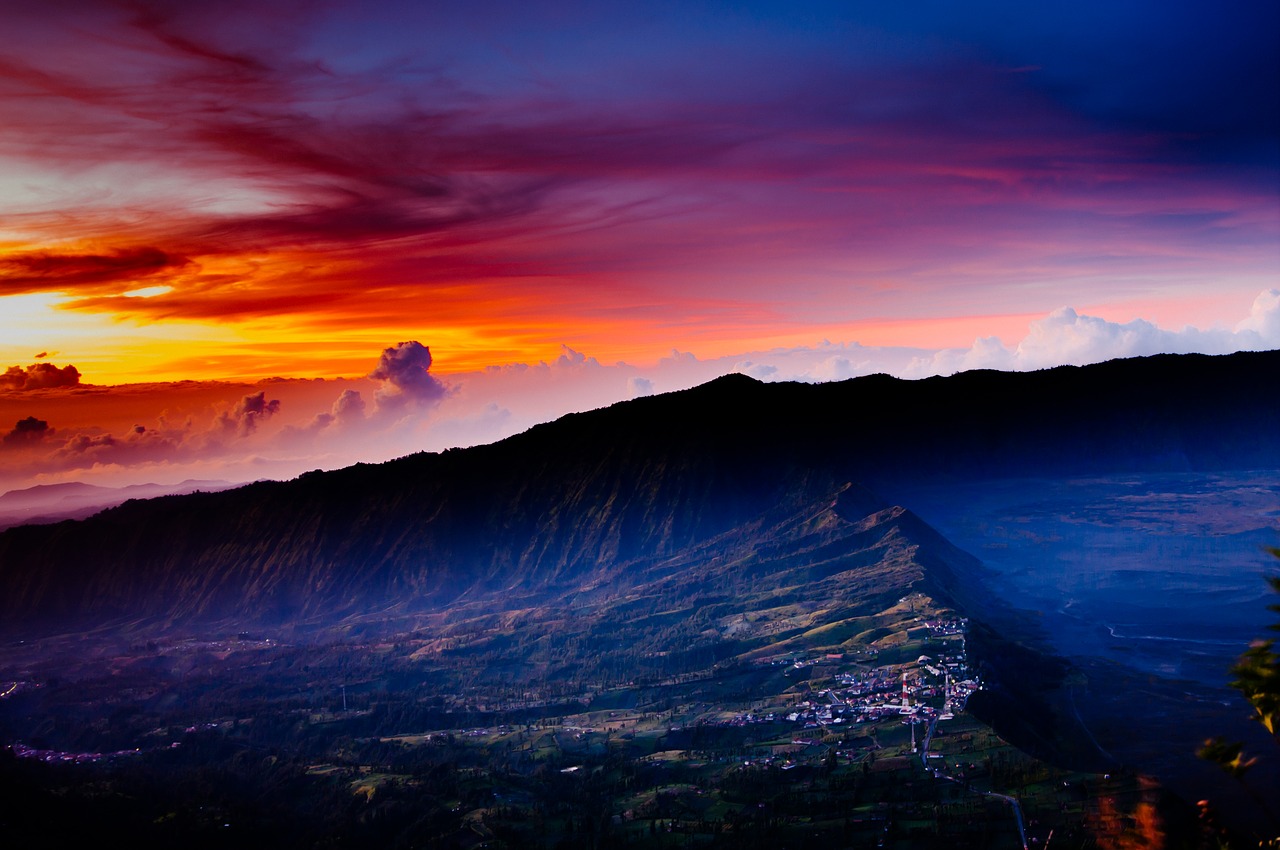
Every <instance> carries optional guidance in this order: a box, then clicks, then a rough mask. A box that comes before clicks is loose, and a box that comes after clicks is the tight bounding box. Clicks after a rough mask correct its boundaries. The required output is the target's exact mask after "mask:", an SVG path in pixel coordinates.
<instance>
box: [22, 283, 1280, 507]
mask: <svg viewBox="0 0 1280 850" xmlns="http://www.w3.org/2000/svg"><path fill="white" fill-rule="evenodd" d="M1275 348H1280V290H1276V289H1270V290H1266V291H1264V292H1262V293H1261V294H1259V295H1258V296H1257V297H1256V298H1255V299H1254V301H1253V304H1252V306H1251V308H1250V310H1249V313H1248V315H1247V316H1245V317H1244V318H1243V319H1241V320H1240V321H1239V322H1238V323H1237V324H1236V325H1235V326H1234V327H1233V328H1230V329H1227V328H1213V329H1200V328H1196V327H1190V326H1188V327H1185V328H1183V329H1181V330H1167V329H1162V328H1160V327H1157V326H1156V325H1155V324H1153V323H1151V322H1148V321H1145V320H1135V321H1132V322H1128V323H1123V324H1121V323H1115V322H1108V321H1105V320H1103V319H1099V318H1097V317H1093V316H1087V315H1081V314H1079V313H1077V312H1076V311H1075V310H1073V309H1071V308H1069V307H1064V308H1061V309H1058V310H1055V311H1053V312H1052V313H1050V314H1049V315H1047V316H1044V317H1042V318H1041V319H1038V320H1036V321H1034V322H1032V323H1031V325H1030V327H1029V328H1028V331H1027V333H1026V335H1025V336H1024V338H1023V339H1022V341H1021V342H1019V343H1018V344H1017V345H1016V346H1006V345H1004V344H1003V343H1001V342H1000V341H999V340H997V339H995V338H993V337H987V338H979V339H977V340H975V341H974V343H973V344H972V345H971V346H970V347H968V348H965V349H946V350H940V351H933V352H930V351H926V350H921V349H915V348H884V347H874V346H863V345H859V344H857V343H849V344H844V343H839V344H833V343H830V342H824V343H822V344H820V345H814V346H799V347H791V348H775V349H771V350H766V351H757V352H750V353H743V354H739V355H734V356H726V357H718V358H709V359H700V358H698V357H696V356H694V355H693V354H690V353H682V352H678V351H673V352H671V354H670V355H669V356H668V357H665V358H663V359H661V360H660V361H659V362H657V363H656V364H654V365H652V366H649V367H644V368H642V367H638V366H635V365H633V364H628V363H626V362H621V361H620V362H616V363H612V364H605V363H602V362H600V361H599V360H598V359H596V358H594V357H591V356H588V355H586V354H584V353H582V352H578V351H574V350H573V349H570V348H568V347H564V348H563V350H562V353H561V354H560V356H559V357H557V358H555V359H553V360H551V361H549V362H548V361H540V362H538V363H534V364H528V363H513V364H507V365H503V366H494V367H489V368H487V369H484V370H481V371H476V372H469V373H461V374H452V375H449V376H447V377H443V378H441V377H437V376H435V375H433V374H431V372H430V369H431V366H432V363H433V358H432V355H431V351H430V349H429V348H428V346H426V345H423V344H422V343H421V342H418V341H405V342H400V343H398V344H396V345H394V346H390V347H388V348H385V349H384V350H383V351H382V353H381V354H380V355H379V356H378V357H377V358H376V361H374V364H373V368H372V370H371V371H370V372H369V373H368V374H367V375H365V376H364V377H361V378H358V379H333V380H286V379H272V380H268V381H263V382H259V383H258V384H257V385H241V384H230V383H211V384H200V383H198V382H182V383H179V384H157V385H136V386H133V385H125V386H96V385H92V384H83V383H80V381H79V380H78V377H79V375H78V372H75V371H74V367H72V366H66V367H63V369H64V370H72V372H73V373H74V374H76V376H77V381H76V382H74V383H68V384H65V385H63V386H57V385H45V386H38V387H36V386H32V387H24V388H13V387H12V386H11V387H10V388H9V389H7V390H5V389H0V416H3V417H5V419H8V420H10V421H14V422H15V424H14V426H13V427H12V428H11V429H9V430H8V431H7V433H5V434H4V435H3V437H2V438H0V456H2V457H3V460H4V463H3V464H0V469H2V470H3V471H2V472H0V492H2V491H5V490H16V489H22V488H25V487H29V486H33V485H35V484H42V483H43V484H47V483H57V482H62V481H72V480H76V481H92V482H94V483H99V484H109V485H116V486H119V485H124V484H137V483H161V484H173V483H177V482H180V481H185V480H188V479H192V478H212V479H219V480H230V481H248V480H255V479H258V478H288V477H292V476H295V475H298V474H300V473H302V472H305V471H308V470H311V469H316V468H336V467H340V466H345V465H348V464H351V463H355V462H360V461H364V462H376V461H381V460H387V459H390V458H392V457H396V456H400V455H404V454H409V453H412V452H415V451H422V450H432V451H438V450H443V449H446V448H452V447H461V446H468V445H476V444H479V443H485V442H491V441H494V440H498V439H501V438H503V437H506V436H509V435H511V434H514V433H517V432H519V431H522V430H525V429H527V428H529V427H531V426H532V425H535V424H537V423H539V422H545V421H548V420H551V419H554V418H556V417H558V416H560V415H563V414H565V413H569V412H575V411H581V410H588V409H592V408H596V407H602V406H605V405H608V404H612V403H615V402H618V401H623V400H626V399H629V398H634V397H637V396H641V395H648V394H651V393H654V392H667V391H672V390H679V389H685V388H687V387H691V386H695V385H697V384H700V383H703V382H705V381H708V380H711V379H713V378H716V377H719V376H721V375H725V374H729V373H742V374H746V375H750V376H752V377H755V378H757V379H760V380H764V381H808V382H819V381H833V380H845V379H848V378H854V377H858V376H862V375H868V374H873V373H888V374H893V375H897V376H899V377H904V378H923V377H928V376H931V375H939V374H950V373H953V372H956V371H961V370H967V369H974V368H996V369H1004V370H1034V369H1041V368H1047V367H1052V366H1056V365H1060V364H1064V363H1069V364H1077V365H1083V364H1087V363H1095V362H1101V361H1103V360H1109V359H1114V358H1119V357H1136V356H1146V355H1152V354H1160V353H1191V352H1199V353H1207V354H1226V353H1230V352H1233V351H1242V350H1267V349H1275ZM371 360H373V358H371ZM15 370H17V371H18V372H21V371H23V370H22V369H21V367H13V368H11V369H10V370H9V371H10V372H15ZM184 394H186V395H187V396H189V399H188V401H187V402H186V403H185V405H184V404H183V402H182V401H181V398H182V396H183V395H184ZM366 397H369V398H371V399H373V401H372V403H370V402H367V401H366ZM104 410H110V411H113V412H115V413H117V415H118V414H119V412H120V411H127V416H129V417H132V418H133V419H136V420H138V421H143V420H147V419H150V420H151V421H149V422H148V423H147V424H135V425H132V426H130V427H127V428H120V427H118V426H117V427H116V428H114V429H113V428H112V427H110V425H104V424H103V423H101V422H96V421H93V417H94V416H95V415H99V414H100V413H101V412H102V411H104ZM19 413H22V415H21V416H19ZM15 417H16V418H15ZM59 419H61V420H63V421H59ZM126 421H127V420H126Z"/></svg>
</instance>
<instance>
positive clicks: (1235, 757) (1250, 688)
mask: <svg viewBox="0 0 1280 850" xmlns="http://www.w3.org/2000/svg"><path fill="white" fill-rule="evenodd" d="M1268 551H1269V552H1270V553H1271V554H1272V555H1274V556H1275V557H1277V558H1280V549H1278V548H1269V549H1268ZM1267 583H1268V584H1270V585H1271V589H1272V590H1274V591H1276V592H1277V593H1280V576H1268V577H1267ZM1267 610H1268V611H1274V612H1276V613H1277V614H1280V603H1277V604H1273V605H1268V606H1267ZM1268 628H1270V629H1271V630H1272V631H1280V623H1273V624H1272V625H1271V626H1269V627H1268ZM1275 644H1276V641H1275V638H1267V639H1259V640H1255V641H1253V643H1251V644H1250V645H1249V648H1248V649H1247V650H1245V652H1244V654H1243V655H1241V656H1240V658H1239V659H1238V660H1237V661H1236V663H1235V664H1234V665H1233V666H1232V668H1231V674H1232V675H1233V676H1235V677H1236V679H1235V681H1233V682H1232V683H1231V687H1233V688H1235V689H1236V690H1237V691H1239V692H1240V693H1241V694H1243V695H1244V698H1245V699H1246V700H1248V701H1249V704H1250V705H1252V706H1253V710H1254V719H1255V720H1257V721H1258V722H1259V723H1261V724H1262V725H1263V726H1264V727H1266V730H1267V731H1268V732H1270V733H1271V735H1272V737H1273V738H1274V739H1275V741H1276V744H1277V745H1280V654H1277V653H1276V651H1275ZM1198 755H1199V756H1200V757H1201V758H1203V759H1207V760H1208V761H1211V762H1214V763H1215V764H1217V765H1218V766H1219V767H1221V768H1222V769H1223V770H1225V771H1226V772H1227V773H1229V774H1231V776H1232V777H1234V778H1235V779H1237V780H1239V781H1240V782H1241V784H1244V776H1245V774H1246V773H1247V772H1248V771H1249V768H1250V767H1252V766H1253V765H1254V763H1255V762H1257V758H1256V757H1255V756H1250V755H1248V754H1247V753H1245V752H1244V745H1243V744H1241V743H1240V742H1239V741H1228V740H1226V739H1224V738H1222V737H1215V738H1210V739H1209V740H1207V741H1205V742H1204V746H1202V747H1201V748H1200V750H1199V752H1198ZM1245 787H1246V788H1247V787H1248V786H1245ZM1250 794H1251V795H1252V796H1254V797H1255V799H1257V795H1256V794H1253V791H1252V789H1250ZM1259 802H1260V803H1261V804H1262V806H1263V808H1264V810H1266V811H1268V813H1269V814H1271V816H1272V817H1274V816H1275V815H1274V813H1273V812H1271V811H1270V807H1269V806H1268V805H1267V803H1266V802H1265V801H1263V800H1261V799H1259ZM1277 840H1280V838H1278V839H1277Z"/></svg>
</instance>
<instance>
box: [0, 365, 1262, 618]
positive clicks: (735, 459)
mask: <svg viewBox="0 0 1280 850" xmlns="http://www.w3.org/2000/svg"><path fill="white" fill-rule="evenodd" d="M1277 376H1280V352H1266V353H1242V354H1235V355H1231V356H1226V357H1205V356H1198V355H1190V356H1161V357H1152V358H1145V359H1135V360H1125V361H1114V362H1110V363H1105V364H1100V365H1095V366H1087V367H1079V368H1077V367H1063V368H1058V369H1052V370H1047V371H1043V372H1036V373H997V372H970V373H964V374H960V375H956V376H952V377H945V378H932V379H928V380H923V381H914V382H912V381H901V380H897V379H894V378H890V377H886V376H879V375H878V376H871V377H867V378H860V379H854V380H850V381H845V382H842V383H838V384H824V385H805V384H761V383H759V382H756V381H753V380H751V379H749V378H746V377H743V376H737V375H735V376H729V377H726V378H722V379H719V380H717V381H713V382H712V383H710V384H707V385H704V386H702V387H698V388H696V389H693V390H689V391H686V392H680V393H673V394H669V395H664V396H657V397H650V398H642V399H638V400H635V401H632V402H627V403H623V404H618V405H614V406H613V407H611V408H608V409H604V410H598V411H594V412H591V413H585V414H575V415H570V416H566V417H564V418H563V419H560V420H558V421H556V422H554V423H551V424H548V425H543V426H539V427H536V428H533V429H531V430H530V431H528V432H526V433H524V434H520V435H518V436H515V437H512V438H510V439H507V440H504V441H502V442H500V443H497V444H494V445H490V446H482V447H477V448H472V449H466V450H451V451H447V452H444V453H442V454H422V455H415V456H411V457H407V458H403V459H400V460H396V461H392V462H389V463H385V464H381V465H376V466H369V465H357V466H355V467H351V468H348V469H344V470H340V471H336V472H328V473H321V472H316V473H310V474H307V475H304V476H302V477H301V478H299V479H298V480H295V481H290V482H284V483H274V482H264V483H259V484H255V485H251V486H248V487H244V488H240V489H236V490H232V491H227V492H221V493H200V494H194V495H188V496H180V497H171V498H161V499H154V500H149V501H137V502H129V503H126V504H124V505H122V506H120V507H118V508H115V509H112V510H109V511H106V512H104V513H102V514H100V515H98V516H95V517H92V518H90V519H88V520H85V521H80V522H63V523H59V524H56V525H51V526H42V527H34V526H33V527H20V528H16V529H11V530H9V531H7V532H4V533H3V534H0V622H3V624H4V625H3V627H2V628H3V629H4V630H5V631H7V632H8V633H10V634H11V635H15V636H16V635H26V634H30V633H32V632H33V631H34V632H37V633H38V632H41V631H45V630H50V629H65V628H68V627H70V626H76V627H83V626H91V625H95V624H100V623H106V622H113V621H114V622H122V621H134V622H138V621H143V622H147V623H150V624H153V625H155V626H172V625H196V624H214V623H219V624H231V623H235V624H239V625H241V626H243V627H250V626H281V625H286V624H288V625H290V626H293V627H323V626H328V625H332V624H335V623H337V622H339V621H342V620H349V619H352V618H354V619H355V620H359V621H363V622H366V623H367V622H369V621H370V619H371V618H374V617H381V618H383V619H386V620H388V626H389V627H392V628H394V627H397V626H404V625H405V624H406V623H407V622H410V621H407V620H404V619H403V618H406V617H409V618H421V617H424V616H425V617H430V616H433V615H436V614H438V613H439V612H440V611H441V610H442V609H443V608H445V607H446V606H449V605H454V604H458V603H460V602H464V601H467V600H473V601H474V600H479V599H482V598H497V597H499V596H503V597H517V598H527V599H528V601H529V602H530V604H536V603H537V602H538V601H539V600H542V601H547V600H551V599H562V598H564V594H565V593H566V592H567V591H568V590H572V589H576V588H588V587H598V586H604V585H609V586H614V587H619V586H621V585H623V584H626V583H628V582H639V581H640V578H639V577H640V576H642V575H646V574H647V572H646V571H649V570H652V569H653V568H654V567H653V565H654V564H659V563H661V562H662V561H663V560H664V559H672V558H679V559H686V560H687V559H688V558H689V557H691V555H690V553H692V552H702V553H703V555H704V556H705V558H706V559H713V558H714V557H715V553H714V551H713V549H712V548H709V547H711V546H712V543H713V541H716V540H718V539H726V535H727V536H728V538H732V539H735V540H738V541H740V542H741V541H742V540H744V539H746V538H748V537H749V538H750V540H749V544H750V546H751V547H755V548H757V549H760V550H767V549H768V548H769V547H770V546H771V545H773V542H772V541H771V539H770V536H769V535H772V534H774V533H775V531H776V528H775V526H773V525H771V524H770V523H769V522H765V521H763V518H764V517H765V516H766V515H768V514H769V513H770V512H771V511H773V512H776V511H778V510H784V512H787V511H789V512H792V513H795V514H797V515H798V514H800V513H803V512H805V511H807V510H811V509H813V506H816V505H824V504H829V503H831V502H832V499H834V498H835V494H837V493H843V494H844V495H843V496H841V499H843V500H844V503H845V505H846V510H845V514H846V516H847V517H848V518H849V519H850V520H851V521H858V520H860V518H862V517H865V516H868V515H871V514H874V513H876V512H878V511H883V510H885V509H887V508H889V507H891V506H892V505H893V499H894V497H895V495H896V494H897V493H898V491H900V490H904V489H909V488H910V487H911V486H914V485H918V484H919V483H921V482H933V483H938V482H944V483H945V482H947V481H973V480H979V479H994V478H1001V477H1007V476H1012V475H1018V476H1031V475H1044V476H1062V475H1080V474H1088V473H1093V472H1116V471H1179V470H1213V469H1240V468H1261V467H1277V466H1280V393H1277V392H1276V390H1277V388H1278V387H1277V384H1278V383H1280V380H1278V378H1277ZM864 488H865V489H864ZM873 493H876V494H881V495H873ZM855 505H856V507H855ZM921 525H923V524H921ZM753 529H754V530H753ZM766 532H767V533H766ZM752 535H756V536H752ZM814 545H819V542H815V543H814ZM707 563H709V560H708V561H707V562H706V563H703V564H702V566H703V567H705V566H706V564H707ZM938 583H939V584H946V585H952V586H954V588H959V587H961V586H962V585H963V584H964V580H963V578H959V579H957V578H956V577H955V576H946V577H939V578H938ZM391 620H395V621H396V622H394V623H393V622H390V621H391Z"/></svg>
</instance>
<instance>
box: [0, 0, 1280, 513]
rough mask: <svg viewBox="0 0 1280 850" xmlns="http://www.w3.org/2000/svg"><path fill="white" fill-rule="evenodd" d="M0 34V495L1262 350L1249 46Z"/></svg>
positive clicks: (855, 13) (1124, 34) (1263, 81)
mask: <svg viewBox="0 0 1280 850" xmlns="http://www.w3.org/2000/svg"><path fill="white" fill-rule="evenodd" d="M0 6H2V7H3V20H4V30H5V38H4V46H3V47H0V372H3V375H0V434H3V441H2V442H0V492H3V491H5V490H8V489H14V488H19V487H27V486H31V485H33V484H38V483H53V482H58V481H69V480H85V481H96V482H98V483H111V484H117V483H134V482H140V481H177V480H181V479H183V478H191V477H195V478H209V477H212V478H225V479H227V480H237V481H241V480H251V479H253V478H257V477H287V476H291V475H296V474H297V473H298V472H300V471H303V470H306V469H311V468H314V467H332V466H337V465H342V464H345V463H350V462H353V461H355V460H382V459H385V458H388V457H393V456H396V455H398V454H404V453H406V452H409V451H414V450H417V449H422V448H427V449H439V448H444V447H447V446H450V445H467V444H471V443H475V442H481V441H487V440H490V439H496V438H498V437H501V436H504V435H506V434H509V433H512V432H513V431H517V430H520V429H522V428H525V427H528V426H529V425H530V424H533V423H534V422H537V421H542V420H545V419H548V418H551V417H554V416H555V415H558V414H560V413H563V412H566V411H568V410H576V409H583V408H586V407H594V406H598V405H602V404H608V403H611V402H614V401H617V400H620V399H625V398H629V397H633V396H635V395H639V394H644V393H648V392H655V391H663V390H668V389H676V388H680V387H684V386H689V385H692V384H694V383H697V382H699V381H702V380H707V379H709V378H711V377H714V376H716V375H718V374H723V373H724V372H728V371H743V372H747V373H748V374H753V375H755V376H756V377H760V378H762V379H766V380H767V379H773V380H777V379H802V380H829V379H839V378H847V377H851V376H855V375H859V374H867V373H869V372H874V371H888V372H891V373H894V374H898V375H902V376H904V377H919V376H923V375H928V374H937V373H948V372H953V371H956V370H958V369H963V368H972V367H981V366H987V367H995V368H1040V367H1043V366H1049V365H1055V364H1059V363H1081V362H1089V361H1092V360H1099V359H1106V358H1108V357H1115V356H1128V355H1135V354H1149V353H1154V352H1157V351H1205V352H1210V353H1220V352H1225V351H1231V350H1237V349H1241V348H1255V349H1256V348H1274V347H1280V294H1277V292H1276V287H1280V39H1277V37H1276V33H1277V32H1280V5H1277V4H1275V3H1273V2H1263V1H1262V0H1259V2H1239V3H1227V4H1222V3H1207V2H1204V3H1199V2H1197V3H1177V2H1158V3H1157V2H1149V3H1138V2H1134V3H1126V2H1114V0H1110V2H1076V3H1072V4H1051V5H1046V4H1036V3H1025V2H1020V3H1012V2H1011V3H964V4H957V3H952V2H932V3H928V2H926V3H851V2H844V3H802V2H786V3H697V2H677V3H664V2H653V0H650V1H649V2H644V3H609V2H589V3H574V2H547V3H539V2H520V3H506V2H489V3H475V2H470V3H452V2H440V3H435V2H432V3H426V2H407V1H406V2H361V3H356V2H352V0H327V2H326V1H325V0H315V2H302V1H301V0H300V1H299V2H275V1H274V0H253V2H243V3H241V2H209V3H191V2H177V1H176V0H174V2H146V1H145V0H138V1H137V2H124V0H121V2H108V0H51V2H43V3H19V2H3V3H0ZM428 348H429V353H428V351H427V349H428ZM428 369H429V370H430V371H428ZM4 370H7V371H4Z"/></svg>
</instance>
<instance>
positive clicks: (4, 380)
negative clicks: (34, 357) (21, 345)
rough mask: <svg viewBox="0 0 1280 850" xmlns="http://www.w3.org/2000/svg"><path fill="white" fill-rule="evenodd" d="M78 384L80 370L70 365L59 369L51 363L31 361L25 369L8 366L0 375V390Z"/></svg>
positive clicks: (72, 385) (47, 387) (34, 388)
mask: <svg viewBox="0 0 1280 850" xmlns="http://www.w3.org/2000/svg"><path fill="white" fill-rule="evenodd" d="M79 384H80V370H79V369H77V368H76V367H75V366H71V365H67V366H63V367H62V368H61V369H59V368H58V367H57V366H54V365H53V364H52V363H33V364H31V365H30V366H28V367H27V368H26V369H23V368H22V367H21V366H10V367H9V368H8V369H6V370H5V371H4V374H2V375H0V390H43V389H49V388H52V387H74V386H78V385H79Z"/></svg>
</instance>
